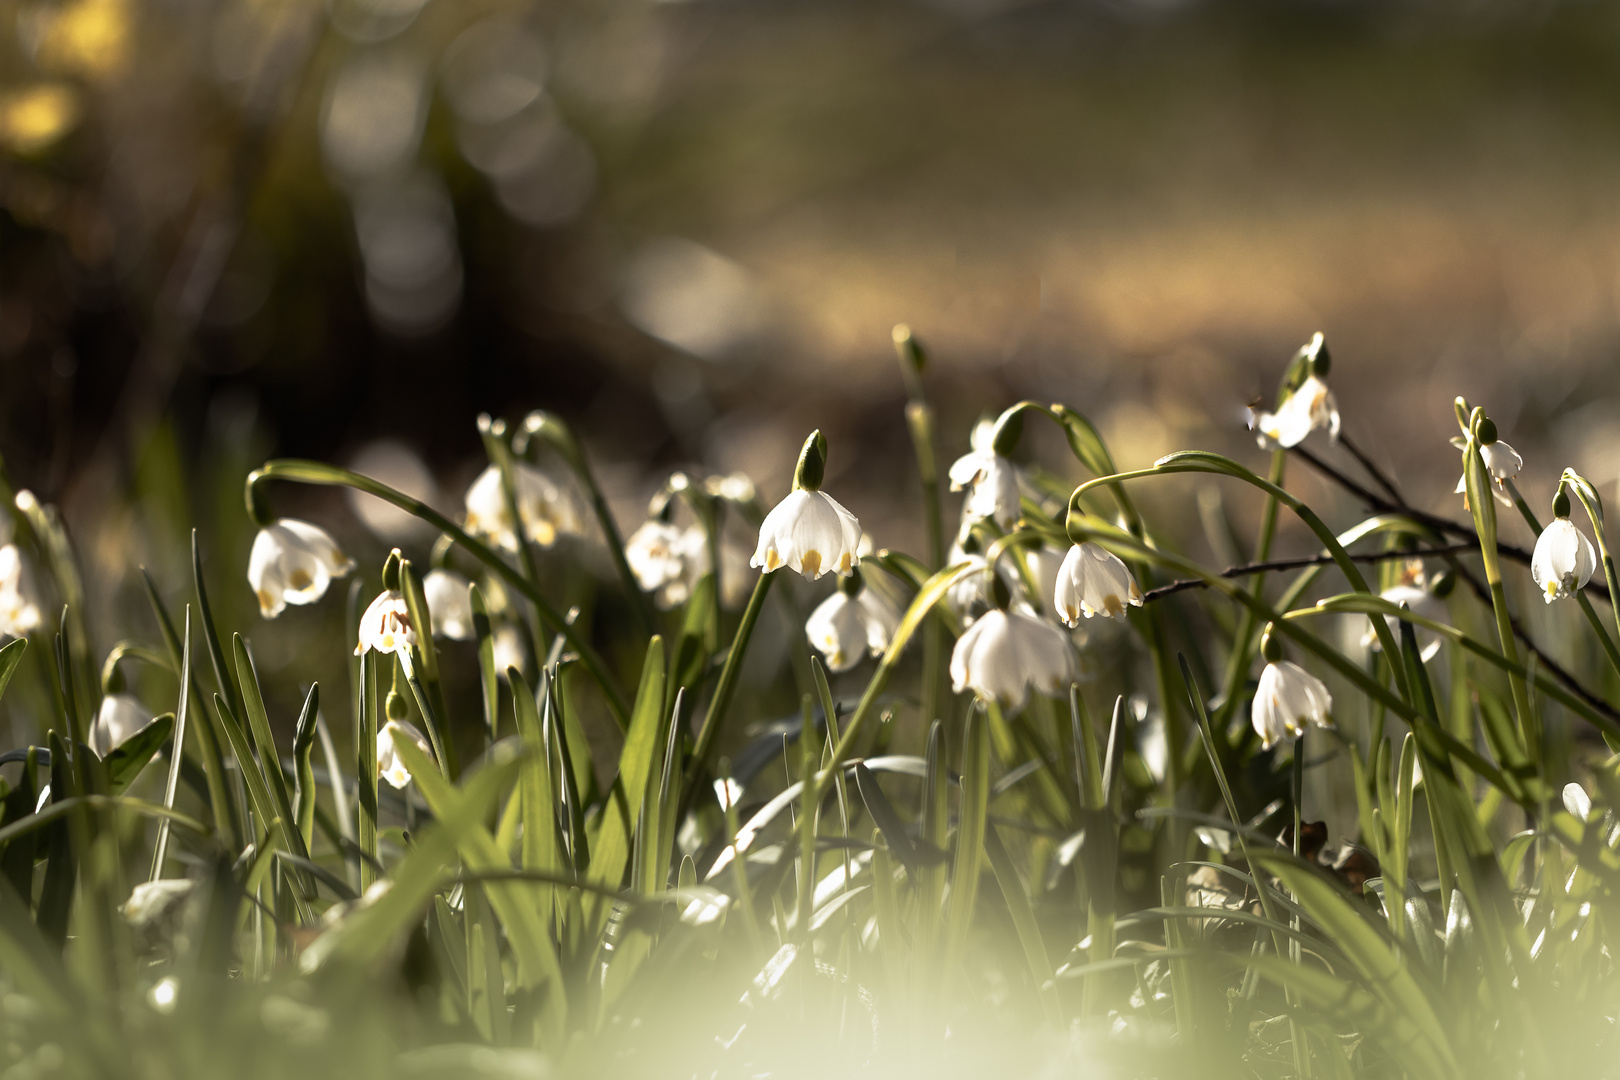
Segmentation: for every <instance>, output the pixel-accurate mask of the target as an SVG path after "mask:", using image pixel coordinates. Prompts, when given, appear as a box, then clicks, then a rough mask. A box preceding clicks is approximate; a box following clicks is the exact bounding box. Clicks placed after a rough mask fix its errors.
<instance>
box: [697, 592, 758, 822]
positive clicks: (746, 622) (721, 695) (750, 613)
mask: <svg viewBox="0 0 1620 1080" xmlns="http://www.w3.org/2000/svg"><path fill="white" fill-rule="evenodd" d="M775 578H776V572H775V571H771V572H768V573H762V574H760V575H759V580H758V581H756V582H755V583H754V594H753V595H752V596H750V597H749V598H748V607H746V608H744V609H743V614H742V622H740V623H739V624H738V625H737V634H736V636H735V637H733V638H732V639H731V649H730V650H729V651H728V652H727V653H726V663H725V666H724V667H722V668H721V669H720V682H719V683H718V684H717V685H716V686H715V688H714V698H713V699H712V700H711V701H710V702H709V711H708V712H707V713H706V714H705V715H704V717H703V726H702V727H701V728H699V729H698V735H697V741H696V742H695V743H694V744H693V746H692V761H691V764H689V765H688V766H687V768H686V779H685V780H684V781H683V782H682V784H681V788H682V790H684V791H691V790H692V787H693V785H694V784H696V783H697V777H698V773H699V772H700V771H701V770H702V769H703V768H705V767H706V766H707V763H708V759H709V754H710V753H711V752H712V751H713V749H714V743H715V739H716V738H718V737H719V734H720V725H721V724H722V723H723V722H724V721H725V718H726V710H727V709H729V708H730V707H731V698H732V695H733V694H735V693H736V691H737V676H738V675H739V674H740V673H741V672H742V658H743V653H745V652H746V651H747V650H748V640H749V639H750V638H751V637H753V636H754V624H755V623H757V622H759V613H760V612H761V611H763V610H764V608H765V597H766V596H768V595H769V594H770V591H771V582H772V581H773V580H775ZM715 584H716V585H718V584H719V583H718V582H716V583H715ZM715 602H716V603H718V602H719V601H718V599H717V600H716V601H715Z"/></svg>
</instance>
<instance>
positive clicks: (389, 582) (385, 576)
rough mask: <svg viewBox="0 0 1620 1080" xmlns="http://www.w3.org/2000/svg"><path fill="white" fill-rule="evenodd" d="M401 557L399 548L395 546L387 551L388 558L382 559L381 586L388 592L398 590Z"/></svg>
mask: <svg viewBox="0 0 1620 1080" xmlns="http://www.w3.org/2000/svg"><path fill="white" fill-rule="evenodd" d="M403 558H404V556H403V555H402V554H401V553H400V550H399V548H395V549H394V550H393V551H390V552H389V553H388V558H386V559H384V560H383V571H382V583H383V588H385V589H387V590H388V591H389V592H398V591H399V564H400V560H401V559H403Z"/></svg>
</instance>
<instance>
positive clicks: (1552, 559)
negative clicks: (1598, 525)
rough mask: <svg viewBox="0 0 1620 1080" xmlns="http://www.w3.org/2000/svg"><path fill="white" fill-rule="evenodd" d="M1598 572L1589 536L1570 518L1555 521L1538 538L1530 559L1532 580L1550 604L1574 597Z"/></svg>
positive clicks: (1558, 518)
mask: <svg viewBox="0 0 1620 1080" xmlns="http://www.w3.org/2000/svg"><path fill="white" fill-rule="evenodd" d="M1596 569H1597V552H1596V551H1595V550H1593V548H1592V541H1590V540H1588V539H1587V538H1586V534H1585V533H1583V532H1581V530H1580V529H1578V528H1576V527H1575V523H1574V522H1572V521H1570V520H1569V518H1567V517H1556V518H1553V520H1552V522H1551V523H1550V524H1548V526H1547V527H1546V528H1545V529H1543V530H1541V535H1540V536H1539V537H1537V538H1536V550H1535V552H1534V553H1532V554H1531V556H1530V576H1531V577H1533V578H1535V581H1536V584H1537V585H1539V586H1540V587H1541V597H1542V599H1543V600H1545V601H1546V602H1547V603H1549V604H1550V603H1552V602H1553V601H1554V600H1562V599H1566V598H1568V597H1571V596H1574V595H1575V592H1576V590H1577V589H1583V588H1585V587H1586V583H1587V582H1588V581H1590V580H1591V579H1592V571H1594V570H1596Z"/></svg>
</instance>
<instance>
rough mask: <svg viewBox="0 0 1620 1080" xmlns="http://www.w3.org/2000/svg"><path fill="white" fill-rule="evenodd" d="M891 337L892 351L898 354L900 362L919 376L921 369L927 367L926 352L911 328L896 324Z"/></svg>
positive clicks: (903, 324)
mask: <svg viewBox="0 0 1620 1080" xmlns="http://www.w3.org/2000/svg"><path fill="white" fill-rule="evenodd" d="M893 337H894V351H895V352H896V353H898V354H899V356H900V362H901V363H902V364H904V365H905V366H906V367H907V368H909V369H911V370H912V371H914V372H916V373H917V374H918V375H921V374H922V371H923V368H925V367H927V366H928V352H927V350H926V349H924V348H923V344H922V342H920V341H918V340H917V338H916V337H915V336H914V335H913V334H912V332H911V327H909V326H907V325H906V324H905V323H899V324H897V325H896V326H895V328H894V334H893Z"/></svg>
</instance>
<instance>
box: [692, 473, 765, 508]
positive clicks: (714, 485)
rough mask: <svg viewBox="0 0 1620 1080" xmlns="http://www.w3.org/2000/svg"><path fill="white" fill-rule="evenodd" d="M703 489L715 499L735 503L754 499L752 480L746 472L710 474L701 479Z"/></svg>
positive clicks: (749, 501) (748, 501)
mask: <svg viewBox="0 0 1620 1080" xmlns="http://www.w3.org/2000/svg"><path fill="white" fill-rule="evenodd" d="M703 490H704V491H706V492H708V493H709V494H710V495H712V496H714V497H715V498H717V499H729V500H730V501H731V502H735V503H751V502H753V501H754V481H753V480H751V479H749V477H748V474H747V473H742V472H734V473H732V474H730V475H729V476H711V477H709V478H708V479H707V480H705V481H703Z"/></svg>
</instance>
